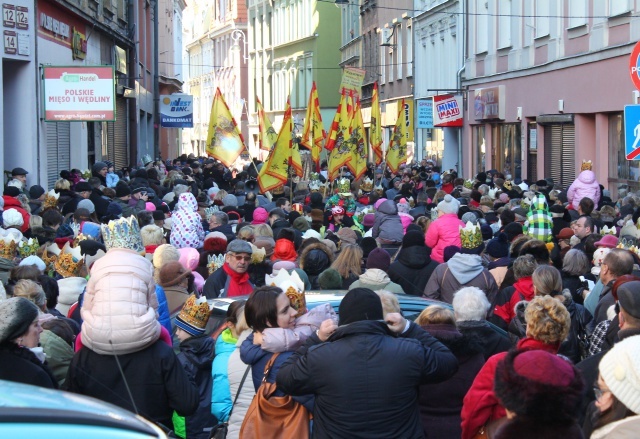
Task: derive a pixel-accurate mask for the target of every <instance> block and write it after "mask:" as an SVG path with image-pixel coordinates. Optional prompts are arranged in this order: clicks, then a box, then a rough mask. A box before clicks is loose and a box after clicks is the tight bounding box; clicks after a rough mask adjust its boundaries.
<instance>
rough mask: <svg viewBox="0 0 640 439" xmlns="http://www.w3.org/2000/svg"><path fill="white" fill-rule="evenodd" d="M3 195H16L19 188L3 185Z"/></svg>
mask: <svg viewBox="0 0 640 439" xmlns="http://www.w3.org/2000/svg"><path fill="white" fill-rule="evenodd" d="M4 195H6V196H8V197H17V196H18V195H20V189H18V188H17V187H15V186H5V188H4Z"/></svg>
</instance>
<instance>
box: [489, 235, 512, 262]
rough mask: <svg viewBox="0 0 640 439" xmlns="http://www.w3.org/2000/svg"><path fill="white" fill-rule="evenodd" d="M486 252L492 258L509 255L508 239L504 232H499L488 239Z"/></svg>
mask: <svg viewBox="0 0 640 439" xmlns="http://www.w3.org/2000/svg"><path fill="white" fill-rule="evenodd" d="M487 254H488V255H489V256H491V257H492V258H504V257H507V256H508V255H509V241H508V240H507V235H506V234H505V233H502V232H500V233H498V235H497V236H496V237H495V238H493V239H492V240H491V241H489V243H488V244H487Z"/></svg>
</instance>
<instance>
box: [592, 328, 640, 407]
mask: <svg viewBox="0 0 640 439" xmlns="http://www.w3.org/2000/svg"><path fill="white" fill-rule="evenodd" d="M599 369H600V375H601V376H602V379H603V380H604V382H605V384H606V385H607V387H608V388H609V390H611V393H613V395H614V396H615V397H616V398H618V400H619V401H620V402H621V403H623V404H624V405H625V406H626V407H627V408H628V409H629V410H631V411H632V412H633V413H635V414H640V335H635V336H633V337H629V338H625V339H624V340H621V341H619V342H618V343H616V344H615V345H614V346H613V348H612V349H611V350H610V351H609V352H607V353H606V354H605V356H604V357H602V360H600V366H599Z"/></svg>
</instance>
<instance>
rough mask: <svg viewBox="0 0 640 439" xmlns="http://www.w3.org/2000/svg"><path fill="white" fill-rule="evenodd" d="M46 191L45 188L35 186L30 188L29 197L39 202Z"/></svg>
mask: <svg viewBox="0 0 640 439" xmlns="http://www.w3.org/2000/svg"><path fill="white" fill-rule="evenodd" d="M45 192H46V191H45V190H44V188H43V187H42V186H40V185H38V184H34V185H33V186H31V187H30V188H29V197H30V198H31V199H32V200H37V199H38V198H40V197H41V196H42V195H43V194H44V193H45Z"/></svg>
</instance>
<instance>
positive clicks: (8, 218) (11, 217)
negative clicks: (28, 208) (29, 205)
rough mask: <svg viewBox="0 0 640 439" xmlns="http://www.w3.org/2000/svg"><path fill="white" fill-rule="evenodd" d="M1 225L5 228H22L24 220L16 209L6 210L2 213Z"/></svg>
mask: <svg viewBox="0 0 640 439" xmlns="http://www.w3.org/2000/svg"><path fill="white" fill-rule="evenodd" d="M2 224H3V226H4V227H5V228H7V227H12V226H13V227H22V226H23V225H24V218H22V215H21V214H20V212H18V211H17V210H16V209H7V210H5V211H4V212H2Z"/></svg>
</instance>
